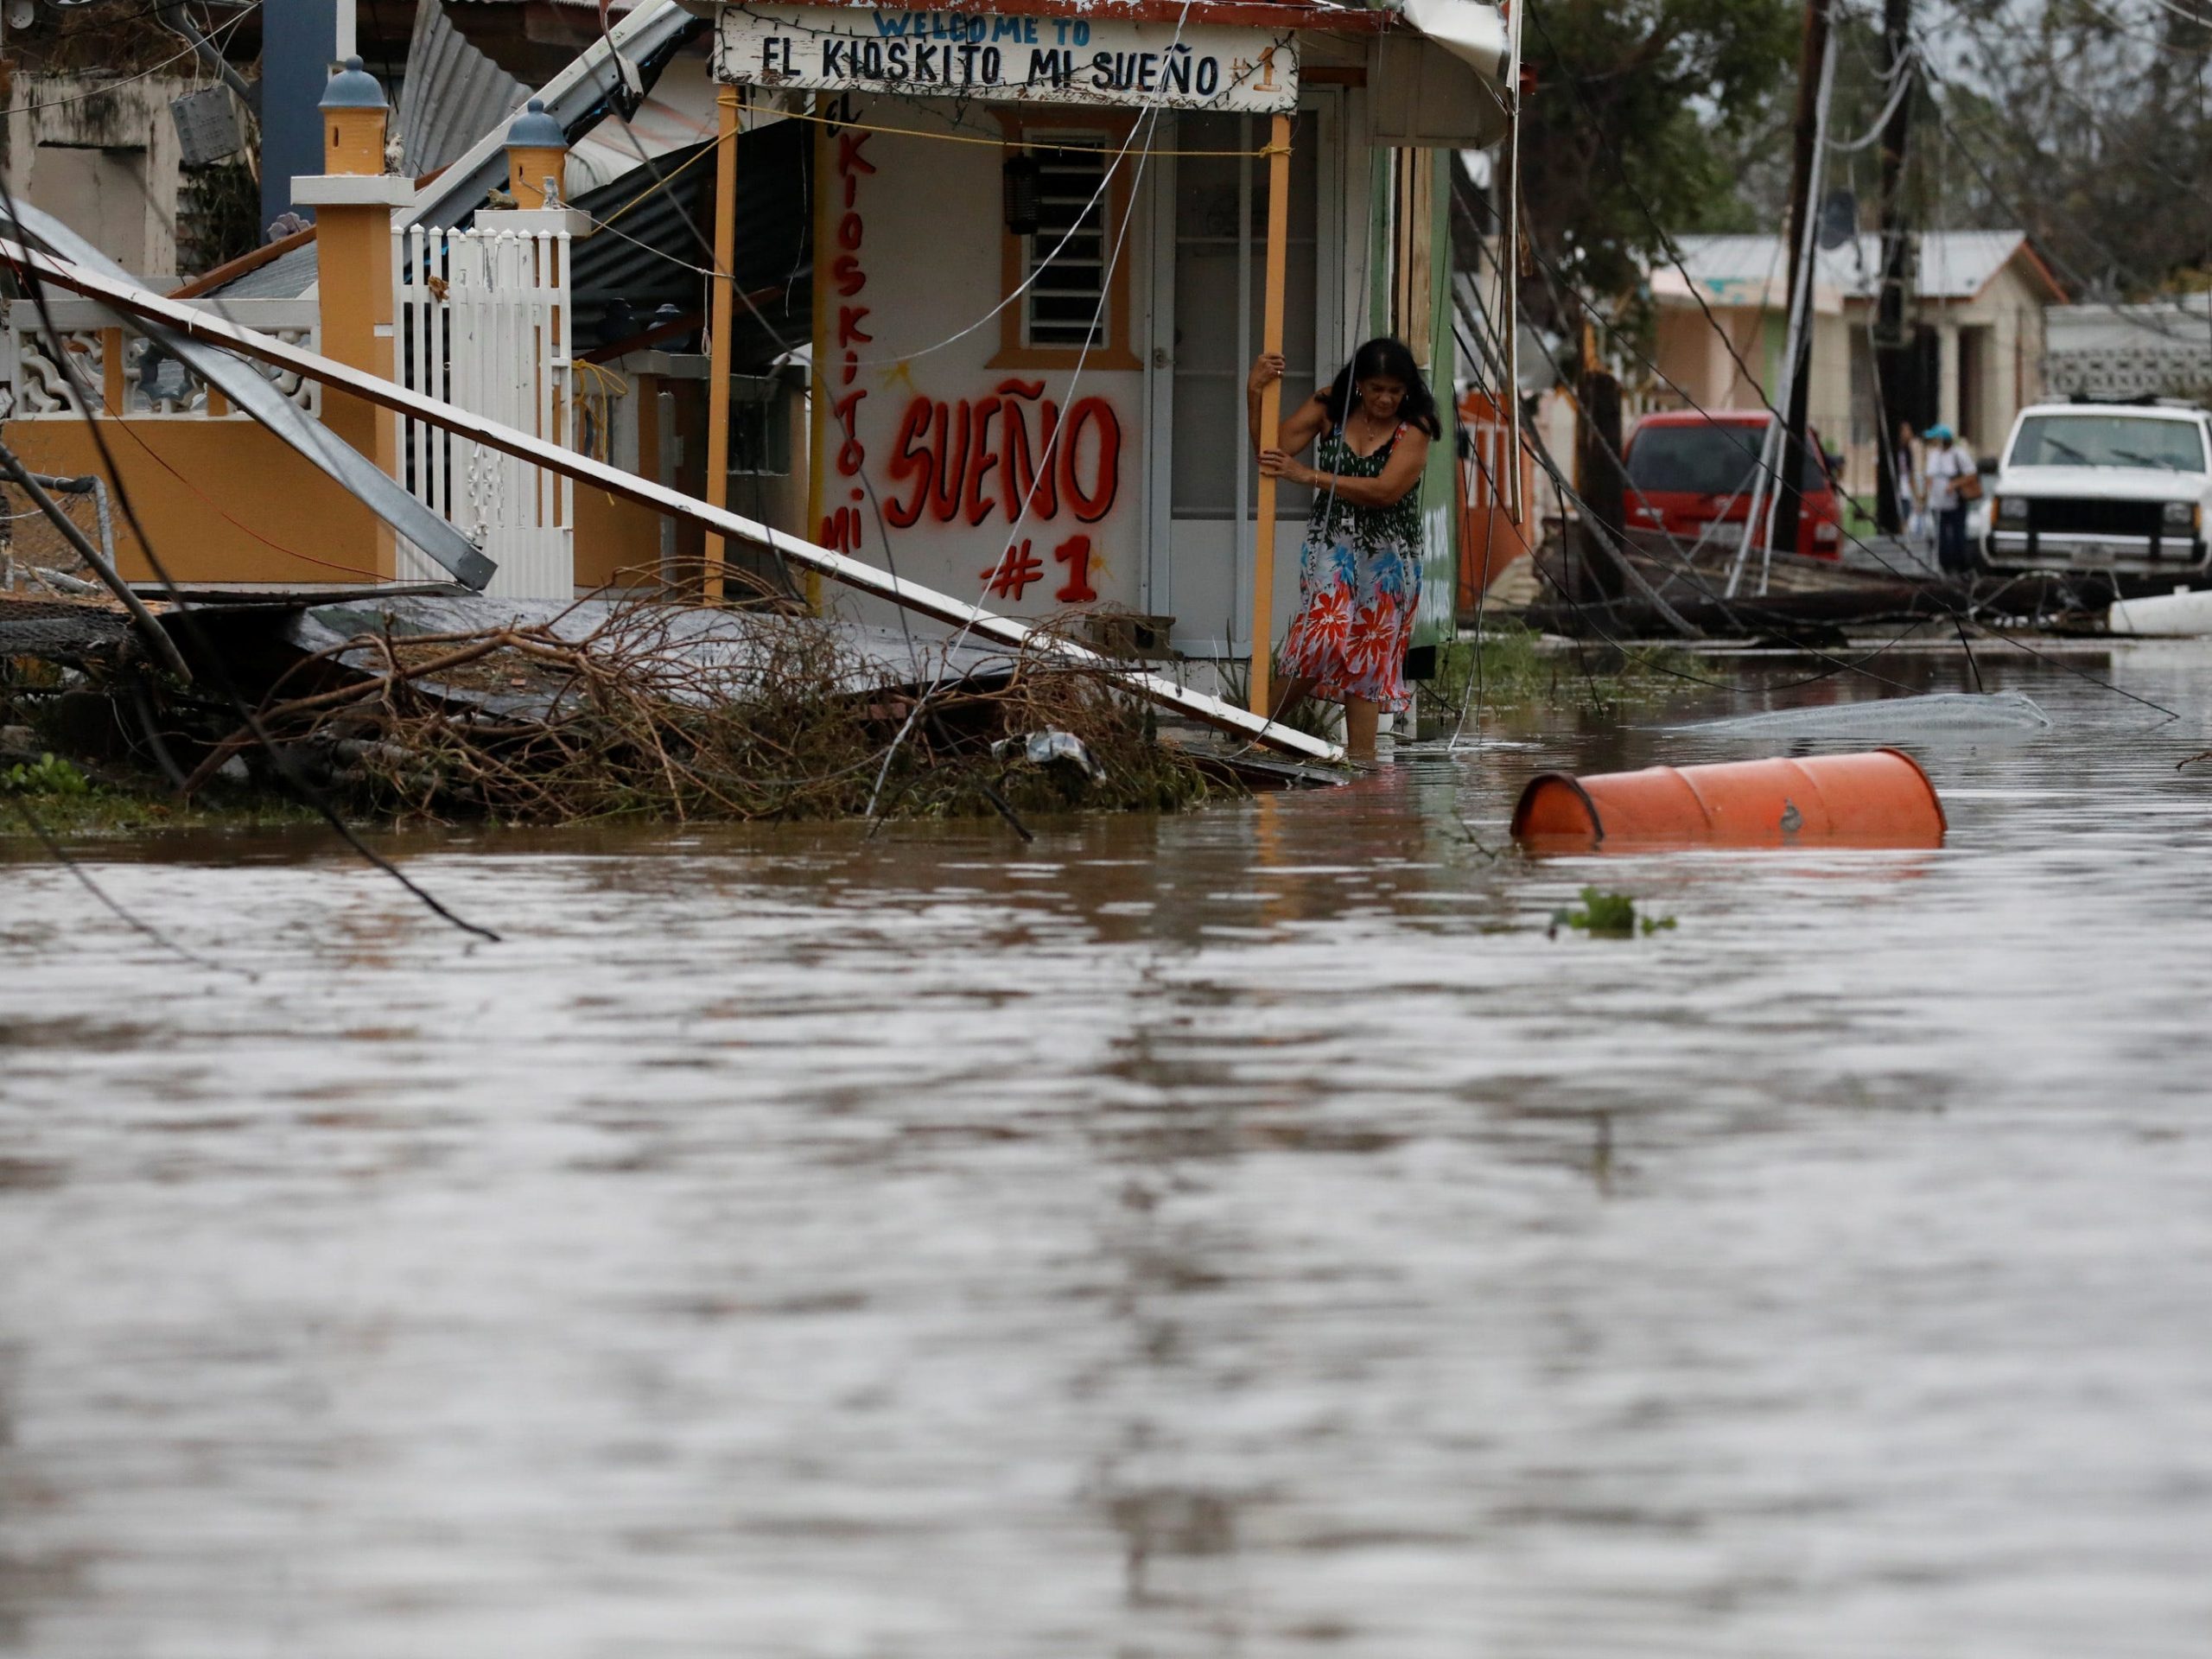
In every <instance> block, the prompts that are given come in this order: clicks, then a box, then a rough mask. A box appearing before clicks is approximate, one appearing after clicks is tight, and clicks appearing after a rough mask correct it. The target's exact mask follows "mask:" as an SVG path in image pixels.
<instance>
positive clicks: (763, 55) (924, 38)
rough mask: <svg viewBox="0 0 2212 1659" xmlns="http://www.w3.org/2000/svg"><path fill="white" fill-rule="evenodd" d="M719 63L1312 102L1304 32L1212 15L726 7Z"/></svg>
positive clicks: (924, 89)
mask: <svg viewBox="0 0 2212 1659" xmlns="http://www.w3.org/2000/svg"><path fill="white" fill-rule="evenodd" d="M715 73H716V74H718V75H719V76H721V79H724V80H727V81H733V82H734V83H736V84H737V85H739V86H760V87H766V88H778V89H789V90H796V91H807V92H889V93H898V94H902V95H905V96H907V97H923V98H964V99H979V100H982V101H985V102H988V103H1011V104H1077V105H1103V106H1107V107H1110V108H1114V109H1147V108H1154V107H1159V108H1164V109H1179V110H1226V111H1238V112H1249V113H1273V112H1275V111H1286V110H1294V109H1295V108H1297V106H1298V44H1297V37H1296V36H1295V35H1293V34H1291V33H1290V32H1288V31H1285V32H1283V33H1281V34H1280V35H1274V34H1269V33H1267V32H1265V31H1263V30H1259V29H1229V28H1224V27H1222V26H1220V25H1218V24H1211V23H1185V24H1184V25H1182V26H1181V28H1180V29H1178V27H1177V26H1176V25H1175V24H1173V23H1172V22H1163V23H1135V22H1120V21H1116V20H1114V19H1110V18H1103V17H1101V18H1080V17H1036V16H982V15H978V14H976V13H970V12H949V11H868V10H857V9H847V8H844V7H840V6H759V5H743V6H725V7H724V8H723V9H722V12H721V33H720V35H719V37H718V40H717V42H716V48H715Z"/></svg>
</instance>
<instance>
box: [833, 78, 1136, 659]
mask: <svg viewBox="0 0 2212 1659" xmlns="http://www.w3.org/2000/svg"><path fill="white" fill-rule="evenodd" d="M854 105H855V111H854V118H855V120H856V121H857V122H860V123H863V124H868V125H872V126H884V127H893V128H898V129H901V130H912V131H919V132H938V133H942V132H944V131H945V130H947V118H948V117H949V116H950V114H951V112H952V110H953V107H954V106H952V105H950V104H946V105H938V106H934V107H917V106H915V105H909V104H905V103H900V102H884V103H880V104H873V105H872V104H868V103H867V102H866V101H864V100H861V99H855V100H854ZM965 116H966V124H964V125H963V127H962V128H961V129H960V130H962V131H963V132H964V133H966V134H968V135H969V136H970V137H978V136H986V135H990V134H995V132H996V131H997V130H998V127H997V123H996V121H995V118H993V117H992V116H991V115H990V113H989V112H988V111H985V110H983V109H982V108H980V107H978V106H972V105H971V106H969V108H968V109H967V110H966V111H965ZM856 137H859V138H860V139H861V145H860V152H859V153H860V156H861V159H862V160H863V161H865V162H867V163H868V164H872V165H873V166H874V169H875V170H874V172H873V173H869V172H867V171H864V170H861V169H860V168H851V169H849V172H848V173H841V171H840V168H839V165H838V143H839V141H838V140H837V139H836V138H834V137H828V136H827V135H825V136H824V138H823V140H822V148H821V149H819V150H818V151H817V162H818V167H817V188H818V190H819V192H820V193H821V195H822V198H823V214H824V217H823V219H822V221H821V223H820V225H819V226H818V228H817V251H816V255H815V268H816V271H817V303H818V304H819V305H821V306H822V307H823V314H824V316H825V318H826V321H827V327H828V330H829V332H828V335H827V337H826V339H823V340H821V341H819V342H818V345H819V348H820V366H821V368H822V370H823V373H824V374H825V376H826V384H827V389H828V396H829V400H830V401H831V402H832V403H834V402H835V401H836V400H839V399H845V398H850V397H855V395H857V396H858V402H857V404H855V405H854V406H853V414H854V422H853V425H854V432H855V436H856V437H857V439H858V448H857V453H856V452H855V450H854V449H852V448H849V447H848V446H847V445H846V444H845V442H844V440H843V435H842V430H841V429H839V428H838V427H836V426H835V425H833V426H831V427H829V428H828V429H825V436H824V442H823V443H822V445H821V447H820V454H819V457H818V460H817V465H818V467H819V468H820V471H821V478H822V510H823V515H824V516H825V518H829V520H830V524H829V528H828V533H827V534H825V535H824V536H823V539H824V540H828V541H829V542H830V543H831V544H832V545H837V544H839V542H840V541H841V540H842V542H843V543H844V544H845V545H846V546H847V547H848V549H849V550H850V551H852V552H854V553H855V554H856V555H857V556H860V557H862V558H865V559H867V560H868V562H869V563H874V564H877V565H880V566H887V567H891V568H895V569H896V570H897V572H898V574H899V575H900V576H902V577H906V578H907V579H910V580H912V581H916V582H922V583H925V584H926V585H928V586H930V587H932V588H940V589H942V590H944V592H947V593H950V594H956V595H958V596H959V597H962V598H963V599H972V600H976V601H980V602H982V603H983V604H985V605H987V606H988V607H990V608H992V609H994V610H996V611H1000V612H1002V613H1011V614H1014V615H1020V616H1032V617H1035V616H1046V615H1051V614H1052V613H1057V612H1060V611H1065V610H1067V609H1069V608H1070V607H1071V606H1073V605H1076V604H1077V603H1081V602H1084V601H1081V599H1080V597H1079V595H1080V594H1081V593H1082V592H1083V591H1084V585H1085V584H1084V577H1085V576H1086V575H1087V587H1088V589H1089V590H1090V592H1091V593H1093V594H1096V602H1097V603H1099V604H1103V605H1109V606H1114V607H1120V608H1123V609H1128V610H1137V609H1141V583H1142V578H1143V575H1144V545H1143V532H1144V519H1143V513H1142V510H1141V509H1142V501H1141V497H1142V494H1143V489H1142V480H1143V469H1144V457H1145V441H1146V433H1145V424H1144V413H1145V400H1144V396H1143V392H1144V377H1143V374H1142V372H1141V371H1137V370H1126V369H1122V370H1116V369H1102V368H1098V367H1096V366H1089V365H1086V366H1085V367H1084V369H1083V370H1082V372H1081V373H1080V374H1079V375H1078V374H1077V373H1076V372H1074V371H1073V370H1071V369H1067V368H1055V369H1045V368H1036V367H1031V366H1027V365H1023V364H1020V363H1008V362H1003V361H999V360H996V359H999V358H1000V348H1001V336H1000V326H999V321H998V319H997V318H995V317H994V318H991V319H990V320H989V321H985V322H983V323H982V326H981V327H975V328H974V329H973V331H972V332H970V333H968V334H965V335H964V336H963V337H962V338H960V339H959V340H957V341H955V342H954V343H952V344H950V345H944V344H943V342H944V341H945V340H947V338H948V337H950V336H952V335H954V334H959V333H960V331H962V330H963V329H967V328H969V327H970V325H973V324H975V323H976V322H977V321H978V320H979V319H982V318H984V317H985V316H986V315H987V314H988V313H989V312H990V311H991V310H992V308H994V307H995V306H996V305H997V304H998V303H999V301H1000V298H1001V276H1000V260H1001V242H1002V238H1003V234H1004V230H1003V220H1002V208H1001V175H1000V164H1001V160H1002V159H1003V156H1002V153H1001V150H1000V149H998V148H997V147H996V146H995V145H992V144H976V143H946V142H943V141H940V140H937V139H931V138H928V137H899V136H898V135H897V134H895V133H892V132H878V133H874V134H863V135H856ZM848 185H849V186H850V197H849V202H850V205H849V207H848V206H847V205H846V204H847V200H848V197H847V195H846V194H845V192H846V190H847V187H848ZM1113 229H1114V226H1113V225H1112V224H1110V223H1109V240H1110V238H1111V234H1112V232H1113ZM855 239H856V240H857V241H858V244H859V245H858V246H857V247H849V246H847V245H845V244H846V243H847V242H849V241H851V240H855ZM840 256H845V257H849V259H850V261H851V263H850V264H848V265H845V266H843V267H842V268H841V267H839V266H838V265H837V264H836V263H835V262H836V261H837V260H838V258H839V257H840ZM1122 257H1123V259H1124V261H1125V262H1127V263H1128V266H1129V269H1130V270H1131V271H1132V273H1133V280H1132V282H1131V289H1130V291H1131V296H1132V299H1131V308H1132V315H1131V328H1132V331H1133V332H1134V333H1135V334H1138V336H1139V338H1140V340H1141V339H1142V338H1143V329H1144V327H1145V318H1144V313H1143V297H1144V292H1145V288H1146V284H1145V283H1144V282H1143V281H1142V280H1141V277H1142V273H1144V272H1145V271H1146V270H1147V269H1148V261H1149V259H1150V252H1149V250H1148V248H1147V245H1146V225H1145V215H1144V214H1143V213H1141V212H1140V213H1137V214H1135V217H1134V219H1133V222H1132V224H1131V226H1130V229H1129V233H1128V244H1127V245H1126V246H1125V247H1124V250H1123V253H1122ZM856 282H857V286H855V283H856ZM841 285H842V286H846V287H854V291H853V292H852V293H850V294H849V295H846V294H841V293H839V292H838V289H839V287H840V286H841ZM1014 304H1015V305H1016V306H1019V305H1020V301H1016V302H1014ZM841 319H842V320H843V321H846V322H847V323H849V325H850V327H852V328H853V329H855V330H857V331H858V332H860V333H864V334H868V335H870V336H872V338H871V339H869V340H846V341H843V342H842V343H841V341H840V340H839V338H838V330H839V326H840V321H841ZM940 346H941V347H942V348H941V349H932V348H938V347H940ZM848 353H849V354H850V355H851V356H852V357H854V358H855V359H859V360H858V361H857V362H856V363H855V364H852V365H848V364H847V361H846V359H847V355H848ZM916 353H925V354H922V355H915V354H916ZM901 358H905V359H909V360H906V361H903V362H902V361H899V360H897V359H901ZM1048 405H1049V406H1050V408H1051V409H1052V411H1054V412H1055V413H1056V415H1057V417H1058V422H1059V423H1060V424H1062V425H1063V426H1065V427H1066V428H1067V429H1069V430H1070V431H1071V433H1076V434H1077V442H1076V444H1075V447H1074V448H1073V451H1072V453H1071V454H1070V455H1069V456H1068V457H1067V459H1066V461H1064V462H1063V464H1062V465H1061V467H1059V468H1058V475H1057V477H1056V479H1055V482H1056V484H1058V485H1059V486H1061V487H1059V488H1058V489H1057V490H1056V492H1055V499H1053V500H1052V501H1051V503H1050V504H1049V505H1050V511H1049V512H1048V511H1046V505H1047V504H1046V502H1045V500H1044V499H1043V496H1044V493H1043V492H1042V490H1041V489H1040V490H1039V491H1038V492H1036V493H1035V494H1034V496H1033V498H1032V500H1031V505H1030V509H1029V512H1028V513H1027V517H1026V518H1022V515H1021V512H1020V505H1021V493H1020V491H1019V490H1018V489H1015V488H1014V487H1013V486H1011V485H1010V483H1009V480H1008V478H1007V467H1008V465H1009V464H1010V462H1011V460H1012V448H1013V437H1012V434H1011V433H1010V431H1009V428H1008V424H1007V421H1008V410H1013V411H1014V414H1015V416H1016V417H1017V418H1018V419H1019V421H1020V430H1021V432H1022V433H1023V434H1025V435H1026V440H1027V442H1026V448H1027V454H1029V455H1030V456H1031V457H1032V458H1036V457H1039V456H1041V454H1042V453H1043V450H1044V427H1045V424H1046V419H1047V406H1048ZM1078 420H1079V422H1080V428H1079V431H1078V429H1077V426H1076V424H1075V423H1077V421H1078ZM940 423H941V424H942V431H943V436H942V438H941V439H940V436H939V432H940ZM963 425H964V427H965V431H964V433H963ZM978 429H981V430H982V433H983V434H984V435H986V437H987V440H988V442H986V443H985V444H984V445H983V446H982V457H983V460H984V463H985V464H984V465H982V467H978V466H977V465H976V455H975V454H973V453H972V452H973V451H974V450H975V449H976V445H975V443H974V438H975V435H976V432H977V430H978ZM1061 447H1062V448H1066V440H1065V438H1064V439H1063V440H1062V446H1061ZM841 450H842V452H843V453H842V455H841V453H840V452H841ZM1070 467H1072V471H1073V474H1074V481H1075V483H1076V486H1077V491H1076V492H1071V491H1070V490H1068V489H1067V488H1066V487H1065V485H1066V483H1067V481H1068V474H1069V470H1070ZM956 486H957V490H958V493H959V496H960V505H959V508H958V510H957V512H954V513H953V514H952V516H951V517H950V519H949V520H948V518H946V517H945V516H944V514H943V513H942V512H941V511H940V509H939V505H938V502H939V500H940V499H943V500H949V499H950V493H951V490H952V489H953V488H954V487H956ZM931 491H934V492H935V493H936V499H932V497H931V494H930V492H931ZM1009 497H1011V502H1009ZM1079 497H1083V498H1090V501H1089V505H1088V506H1086V505H1085V503H1084V500H1083V499H1079ZM1009 505H1011V506H1012V507H1013V509H1014V510H1013V511H1009V510H1008V509H1009ZM917 508H918V517H916V516H915V514H916V511H917ZM839 514H843V515H846V516H845V517H844V518H843V519H842V524H840V523H839V521H838V520H837V518H836V515H839ZM909 518H911V519H912V522H910V523H906V524H900V523H899V522H898V521H899V520H900V519H909ZM971 518H976V519H979V520H980V522H976V523H971V522H969V521H970V519H971ZM1017 518H1021V520H1022V521H1021V523H1020V529H1019V532H1018V534H1016V533H1015V520H1016V519H1017ZM821 529H823V526H821V525H817V530H821ZM1010 538H1011V544H1012V545H1013V546H1014V548H1015V549H1016V550H1017V559H1018V560H1019V550H1020V545H1021V544H1022V543H1027V549H1028V551H1027V562H1023V563H1018V565H1017V567H1016V570H1015V572H1014V575H1013V578H1012V579H1011V580H1007V581H998V580H995V578H994V575H993V573H995V571H997V570H998V569H1000V567H1001V560H1002V558H1003V556H1005V555H1006V554H1007V550H1008V547H1009V544H1010ZM1076 543H1087V544H1088V550H1089V554H1088V559H1087V561H1083V560H1080V559H1079V558H1078V557H1077V556H1076V554H1075V552H1074V544H1076ZM1056 553H1060V554H1063V556H1058V557H1056ZM1079 566H1080V567H1081V568H1078V567H1079ZM1025 573H1027V579H1026V580H1025V579H1023V576H1024V574H1025ZM838 602H839V603H841V604H853V603H855V601H851V600H849V599H844V598H841V599H840V600H839V601H838Z"/></svg>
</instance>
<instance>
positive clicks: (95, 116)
mask: <svg viewBox="0 0 2212 1659" xmlns="http://www.w3.org/2000/svg"><path fill="white" fill-rule="evenodd" d="M196 85H197V83H195V82H194V81H191V80H180V79H171V78H169V77H168V76H153V77H149V78H148V79H143V80H120V81H118V80H112V79H106V78H105V77H98V76H79V75H22V76H18V77H17V78H16V79H15V80H14V81H13V82H12V83H10V86H9V87H8V91H7V115H6V119H7V123H8V147H7V176H8V188H9V189H10V191H12V192H13V193H15V194H17V195H19V196H21V197H22V199H23V200H26V201H29V202H30V203H31V204H32V205H33V206H35V207H43V208H44V209H46V211H47V212H48V213H53V214H55V215H56V216H58V217H59V218H60V219H66V220H67V222H68V223H69V225H70V226H71V227H72V228H73V229H74V230H76V231H78V232H79V233H81V234H82V235H84V236H86V238H89V239H91V240H92V241H93V242H95V243H97V244H98V245H99V248H100V251H102V252H104V253H105V254H106V255H107V256H108V257H110V258H111V259H114V260H115V261H117V262H118V264H121V265H123V266H124V269H126V270H130V271H132V272H134V273H135V274H137V275H140V276H147V277H175V275H176V269H177V264H176V254H177V237H176V214H177V196H178V187H179V185H180V183H181V176H182V175H181V163H180V158H179V155H178V149H177V139H176V125H175V122H174V121H173V120H172V119H171V118H170V116H169V103H170V100H172V99H177V98H181V97H182V96H183V95H184V94H185V93H187V92H192V91H194V90H195V87H196Z"/></svg>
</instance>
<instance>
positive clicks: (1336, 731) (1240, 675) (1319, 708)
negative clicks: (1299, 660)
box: [1221, 652, 1344, 743]
mask: <svg viewBox="0 0 2212 1659" xmlns="http://www.w3.org/2000/svg"><path fill="white" fill-rule="evenodd" d="M1268 660H1269V663H1270V667H1269V668H1268V683H1269V684H1270V685H1281V683H1283V677H1284V676H1283V667H1282V653H1281V652H1275V653H1274V656H1273V657H1271V658H1269V659H1268ZM1251 685H1252V671H1251V670H1250V668H1249V667H1248V666H1247V665H1246V664H1243V663H1241V662H1238V663H1224V664H1222V666H1221V700H1222V701H1223V702H1233V703H1235V704H1236V706H1237V707H1238V708H1239V709H1248V708H1249V707H1250V706H1251V703H1252V697H1251ZM1275 718H1276V720H1277V721H1280V722H1281V724H1283V725H1285V726H1287V727H1289V728H1290V729H1291V730H1292V731H1294V732H1303V733H1304V734H1306V736H1308V737H1318V738H1320V739H1321V740H1323V741H1325V742H1330V743H1335V742H1338V741H1342V739H1343V737H1344V711H1343V710H1342V709H1339V708H1338V706H1337V705H1336V704H1335V703H1333V702H1322V701H1321V700H1320V699H1319V698H1318V697H1300V698H1299V699H1298V701H1297V702H1294V703H1292V704H1291V705H1290V706H1289V707H1288V708H1287V709H1284V710H1283V711H1282V712H1281V714H1279V715H1276V716H1275Z"/></svg>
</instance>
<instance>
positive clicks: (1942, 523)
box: [1920, 424, 1981, 576]
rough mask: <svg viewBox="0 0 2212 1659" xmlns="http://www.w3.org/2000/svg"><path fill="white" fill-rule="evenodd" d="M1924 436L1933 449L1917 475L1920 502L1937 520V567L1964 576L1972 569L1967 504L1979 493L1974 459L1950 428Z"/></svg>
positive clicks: (1939, 427)
mask: <svg viewBox="0 0 2212 1659" xmlns="http://www.w3.org/2000/svg"><path fill="white" fill-rule="evenodd" d="M1927 436H1928V442H1930V443H1932V444H1934V445H1935V446H1936V447H1935V448H1933V449H1931V450H1929V452H1928V458H1927V459H1926V460H1925V461H1923V462H1922V463H1921V467H1920V472H1921V478H1922V480H1923V489H1924V491H1925V494H1924V496H1923V500H1924V501H1925V503H1926V505H1927V508H1928V512H1929V516H1930V517H1932V518H1934V519H1935V520H1936V563H1937V564H1938V565H1940V566H1941V567H1942V569H1943V573H1944V574H1945V575H1957V576H1963V575H1966V574H1967V571H1968V570H1969V569H1972V568H1973V564H1972V561H1971V560H1970V559H1969V558H1968V556H1967V503H1968V502H1969V501H1970V500H1972V499H1974V497H1976V496H1979V495H1980V493H1981V480H1980V474H1978V473H1976V472H1975V470H1974V457H1973V456H1972V455H1970V454H1967V449H1966V446H1965V445H1964V444H1962V443H1961V442H1958V440H1957V439H1956V438H1955V436H1954V435H1953V434H1952V431H1951V429H1950V428H1949V427H1948V426H1944V425H1942V424H1938V425H1935V426H1931V427H1929V429H1928V434H1927ZM1966 480H1974V481H1973V482H1972V483H1971V484H1969V483H1967V481H1966Z"/></svg>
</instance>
